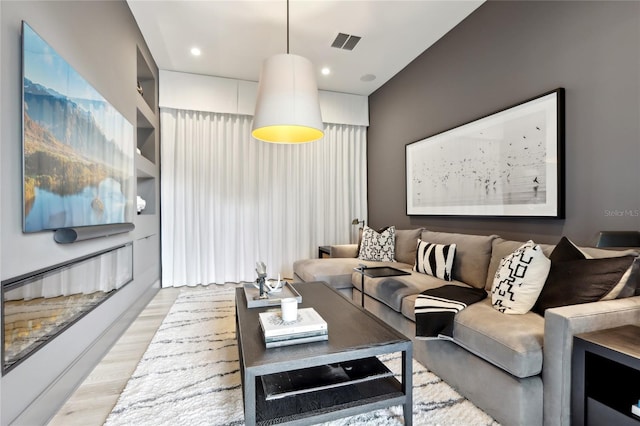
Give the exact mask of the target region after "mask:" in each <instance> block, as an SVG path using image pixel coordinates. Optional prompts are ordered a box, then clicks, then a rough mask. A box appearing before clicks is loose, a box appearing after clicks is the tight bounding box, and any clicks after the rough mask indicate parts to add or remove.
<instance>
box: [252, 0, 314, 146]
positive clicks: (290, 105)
mask: <svg viewBox="0 0 640 426" xmlns="http://www.w3.org/2000/svg"><path fill="white" fill-rule="evenodd" d="M251 135H252V136H253V137H254V138H256V139H259V140H261V141H265V142H272V143H304V142H311V141H315V140H318V139H320V138H322V136H323V135H324V127H323V125H322V116H321V114H320V104H319V102H318V85H317V84H316V78H315V73H314V70H313V65H312V64H311V61H309V60H308V59H306V58H303V57H302V56H298V55H291V54H290V53H289V1H288V0H287V53H286V54H285V53H283V54H279V55H274V56H272V57H270V58H268V59H267V60H265V61H264V63H263V65H262V70H261V71H260V82H259V84H258V98H257V100H256V110H255V114H254V116H253V125H252V128H251Z"/></svg>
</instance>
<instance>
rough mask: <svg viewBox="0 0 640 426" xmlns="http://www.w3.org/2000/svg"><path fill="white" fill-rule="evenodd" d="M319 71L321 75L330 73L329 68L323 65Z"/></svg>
mask: <svg viewBox="0 0 640 426" xmlns="http://www.w3.org/2000/svg"><path fill="white" fill-rule="evenodd" d="M320 72H321V73H322V75H329V74H331V69H330V68H329V67H324V68H322V70H320Z"/></svg>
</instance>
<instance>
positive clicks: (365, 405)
mask: <svg viewBox="0 0 640 426" xmlns="http://www.w3.org/2000/svg"><path fill="white" fill-rule="evenodd" d="M404 402H405V395H404V393H403V392H402V384H401V383H400V382H399V381H398V380H396V379H395V378H394V377H384V378H381V379H374V380H369V381H366V382H361V383H355V384H345V385H343V386H340V387H338V388H332V389H324V390H320V391H312V392H306V393H302V394H298V395H293V396H288V397H286V398H281V399H274V400H269V401H267V400H266V398H265V394H264V391H263V389H262V386H261V378H260V377H256V424H257V425H273V424H281V423H287V422H297V421H301V420H304V419H306V418H310V417H313V418H314V423H315V422H319V421H323V420H322V416H323V415H327V416H328V417H327V418H326V420H331V419H333V418H335V415H331V414H332V413H335V412H336V411H341V412H342V413H343V414H342V415H341V416H340V417H343V416H349V415H353V414H359V413H363V412H367V411H370V410H374V409H377V408H384V407H389V406H391V405H402V404H404ZM350 409H351V410H352V411H353V412H352V413H351V414H350V413H349V412H348V411H349V410H350Z"/></svg>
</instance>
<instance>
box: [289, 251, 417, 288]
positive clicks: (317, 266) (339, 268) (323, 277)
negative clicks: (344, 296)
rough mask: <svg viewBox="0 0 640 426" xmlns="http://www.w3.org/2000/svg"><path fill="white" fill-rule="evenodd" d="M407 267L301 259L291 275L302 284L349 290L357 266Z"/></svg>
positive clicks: (395, 263)
mask: <svg viewBox="0 0 640 426" xmlns="http://www.w3.org/2000/svg"><path fill="white" fill-rule="evenodd" d="M360 264H362V265H367V266H391V267H394V268H398V267H401V268H403V267H407V265H405V264H403V263H397V262H373V261H368V260H361V259H356V258H351V257H344V258H333V257H332V258H324V259H303V260H296V261H295V262H293V273H294V274H295V275H296V276H297V277H298V278H300V279H301V280H302V281H304V282H311V281H324V282H326V283H327V284H329V285H331V286H332V287H333V288H336V289H343V288H351V287H352V284H351V274H352V273H353V269H354V268H357V267H358V265H360Z"/></svg>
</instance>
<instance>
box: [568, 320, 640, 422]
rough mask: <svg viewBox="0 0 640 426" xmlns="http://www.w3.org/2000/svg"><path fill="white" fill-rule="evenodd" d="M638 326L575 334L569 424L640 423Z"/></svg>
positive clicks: (639, 344)
mask: <svg viewBox="0 0 640 426" xmlns="http://www.w3.org/2000/svg"><path fill="white" fill-rule="evenodd" d="M639 399H640V327H636V326H634V325H625V326H622V327H616V328H611V329H607V330H600V331H594V332H591V333H584V334H579V335H576V336H574V338H573V354H572V372H571V424H572V425H604V424H610V425H614V424H615V425H635V426H638V425H640V417H637V416H635V415H634V414H632V413H631V406H632V405H636V404H638V400H639Z"/></svg>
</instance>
